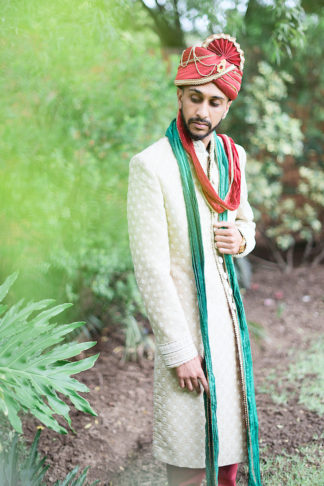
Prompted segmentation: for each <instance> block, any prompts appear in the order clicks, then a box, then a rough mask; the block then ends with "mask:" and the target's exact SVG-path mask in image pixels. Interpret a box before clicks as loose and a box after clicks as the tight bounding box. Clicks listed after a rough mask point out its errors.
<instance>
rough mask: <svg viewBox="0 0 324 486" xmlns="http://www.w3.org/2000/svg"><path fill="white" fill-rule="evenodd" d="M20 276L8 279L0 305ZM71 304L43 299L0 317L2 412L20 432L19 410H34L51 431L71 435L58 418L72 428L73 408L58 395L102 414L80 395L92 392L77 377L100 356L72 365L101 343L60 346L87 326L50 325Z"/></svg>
mask: <svg viewBox="0 0 324 486" xmlns="http://www.w3.org/2000/svg"><path fill="white" fill-rule="evenodd" d="M16 277H17V275H16V274H14V275H12V276H10V277H8V278H7V280H6V281H5V282H4V283H3V284H2V285H1V286H0V302H1V300H2V299H3V298H4V297H5V296H6V294H7V292H8V290H9V288H10V286H11V285H12V284H13V282H14V281H15V279H16ZM69 306H70V304H63V305H57V306H53V301H52V300H43V301H41V302H36V303H35V302H31V303H29V304H26V305H24V303H23V302H19V303H18V304H16V305H14V306H12V307H11V308H9V309H4V310H3V313H2V318H0V411H2V412H3V413H4V414H5V415H6V416H7V417H8V419H9V421H10V422H11V424H12V426H13V427H14V428H15V429H16V430H17V431H18V432H22V426H21V420H20V418H19V416H18V412H19V411H20V410H23V411H29V412H31V413H32V414H33V415H34V416H35V417H36V418H37V419H39V420H40V421H41V422H43V423H44V424H45V425H46V426H47V427H50V428H51V429H54V430H56V431H57V432H60V433H66V429H65V428H64V427H62V426H61V425H59V423H58V422H57V420H56V419H55V418H54V417H53V414H57V415H61V416H62V417H64V418H65V420H66V421H67V423H68V424H69V425H70V426H71V420H70V417H69V406H68V405H67V404H66V403H65V402H64V401H63V400H62V399H61V398H60V397H59V396H58V395H57V392H59V393H61V394H62V395H64V396H65V397H67V398H69V399H70V400H71V402H72V403H73V405H74V406H75V407H76V408H77V409H78V410H81V411H83V412H87V413H90V414H92V415H96V413H95V412H94V411H93V410H92V408H91V406H90V405H89V403H88V402H87V401H86V400H85V399H84V398H83V397H81V396H80V395H79V394H78V392H87V391H89V390H88V388H87V387H86V386H85V385H84V384H82V383H80V382H79V381H78V380H76V379H75V378H72V377H71V375H74V374H76V373H80V372H81V371H84V370H87V369H89V368H91V367H92V366H93V365H94V363H95V361H96V359H97V358H98V354H96V355H94V356H90V357H88V358H85V359H81V360H79V361H68V359H69V358H72V357H74V356H77V355H78V354H79V353H80V352H82V351H85V350H86V349H89V348H91V347H92V346H94V345H95V344H96V342H95V341H92V342H86V343H76V342H70V343H63V344H60V343H62V341H63V339H64V338H65V336H66V335H67V334H69V333H71V332H72V331H74V330H75V329H76V328H78V327H80V326H82V325H83V322H73V323H71V324H62V325H57V324H55V323H51V322H50V320H51V319H52V318H53V317H54V316H56V315H58V314H60V313H61V312H63V311H64V310H65V309H66V308H67V307H69ZM1 307H2V308H3V306H1ZM44 309H45V310H44ZM0 311H1V308H0Z"/></svg>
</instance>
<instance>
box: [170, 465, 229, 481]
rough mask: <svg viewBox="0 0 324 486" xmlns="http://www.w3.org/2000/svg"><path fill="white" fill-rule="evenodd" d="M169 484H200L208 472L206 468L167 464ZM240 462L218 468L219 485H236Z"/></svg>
mask: <svg viewBox="0 0 324 486" xmlns="http://www.w3.org/2000/svg"><path fill="white" fill-rule="evenodd" d="M166 466H167V475H168V484H169V486H200V485H201V482H202V480H203V479H204V477H205V475H206V473H205V469H190V468H188V467H177V466H171V465H170V464H167V465H166ZM237 468H238V464H230V465H229V466H221V467H219V468H218V486H236V473H237Z"/></svg>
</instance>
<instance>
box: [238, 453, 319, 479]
mask: <svg viewBox="0 0 324 486" xmlns="http://www.w3.org/2000/svg"><path fill="white" fill-rule="evenodd" d="M262 472H263V486H274V485H276V486H323V485H324V453H323V449H322V450H319V449H318V445H317V444H312V445H308V446H306V447H303V448H301V449H300V452H299V454H294V455H288V454H283V455H280V456H277V457H276V458H274V459H272V458H267V459H266V461H265V462H264V463H263V465H262ZM242 486H243V485H242Z"/></svg>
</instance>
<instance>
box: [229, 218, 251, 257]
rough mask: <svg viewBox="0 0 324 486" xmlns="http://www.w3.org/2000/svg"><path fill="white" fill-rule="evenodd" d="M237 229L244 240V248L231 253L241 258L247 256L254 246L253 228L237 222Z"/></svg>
mask: <svg viewBox="0 0 324 486" xmlns="http://www.w3.org/2000/svg"><path fill="white" fill-rule="evenodd" d="M237 229H238V230H239V232H240V233H241V235H242V236H243V238H244V239H245V241H246V245H245V249H244V251H242V253H236V254H235V255H233V256H234V257H235V258H243V257H245V256H247V255H248V254H249V253H251V251H252V250H253V249H254V247H255V238H254V229H253V226H252V228H251V227H249V226H248V227H244V225H242V226H241V225H239V224H237Z"/></svg>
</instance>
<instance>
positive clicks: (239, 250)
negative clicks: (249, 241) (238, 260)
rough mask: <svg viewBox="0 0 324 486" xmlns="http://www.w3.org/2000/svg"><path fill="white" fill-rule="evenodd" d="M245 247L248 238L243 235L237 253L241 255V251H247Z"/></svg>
mask: <svg viewBox="0 0 324 486" xmlns="http://www.w3.org/2000/svg"><path fill="white" fill-rule="evenodd" d="M240 234H242V233H241V232H240ZM245 249H246V239H245V238H244V236H243V235H242V241H241V244H240V246H239V249H238V252H237V254H238V255H240V254H241V253H243V252H244V251H245Z"/></svg>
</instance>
